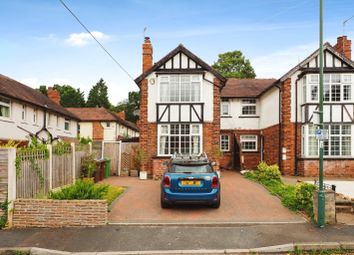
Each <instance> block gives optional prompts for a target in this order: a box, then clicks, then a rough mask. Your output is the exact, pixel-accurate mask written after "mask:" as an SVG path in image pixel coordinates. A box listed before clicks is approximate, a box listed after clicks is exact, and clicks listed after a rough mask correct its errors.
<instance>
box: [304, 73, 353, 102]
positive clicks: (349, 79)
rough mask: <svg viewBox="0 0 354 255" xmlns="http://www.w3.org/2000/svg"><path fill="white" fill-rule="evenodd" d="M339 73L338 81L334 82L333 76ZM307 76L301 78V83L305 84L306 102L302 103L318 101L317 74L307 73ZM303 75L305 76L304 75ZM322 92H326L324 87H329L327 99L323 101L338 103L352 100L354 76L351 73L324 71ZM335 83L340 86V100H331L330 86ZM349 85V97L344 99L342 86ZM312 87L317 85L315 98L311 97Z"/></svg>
mask: <svg viewBox="0 0 354 255" xmlns="http://www.w3.org/2000/svg"><path fill="white" fill-rule="evenodd" d="M335 75H339V77H340V82H335V81H334V80H333V79H334V76H335ZM306 76H308V77H307V78H304V79H303V83H304V85H305V86H306V95H305V98H306V102H303V103H318V100H319V74H308V75H306ZM306 76H305V77H306ZM323 83H324V84H323V85H324V93H325V92H326V88H327V87H329V94H328V97H329V100H324V102H325V103H331V102H334V103H340V102H353V101H354V98H353V96H354V95H353V92H354V91H353V89H354V78H353V75H352V74H336V73H326V74H324V81H323ZM335 85H339V86H340V100H339V101H333V100H332V87H333V86H335ZM345 86H349V97H348V99H344V87H345ZM312 87H317V96H316V98H315V99H312V89H311V88H312Z"/></svg>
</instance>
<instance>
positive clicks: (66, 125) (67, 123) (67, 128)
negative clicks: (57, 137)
mask: <svg viewBox="0 0 354 255" xmlns="http://www.w3.org/2000/svg"><path fill="white" fill-rule="evenodd" d="M70 128H71V120H70V119H69V118H64V130H65V131H70Z"/></svg>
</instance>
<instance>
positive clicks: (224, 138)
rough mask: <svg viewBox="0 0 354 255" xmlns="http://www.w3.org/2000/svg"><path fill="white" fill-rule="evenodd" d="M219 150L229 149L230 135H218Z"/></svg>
mask: <svg viewBox="0 0 354 255" xmlns="http://www.w3.org/2000/svg"><path fill="white" fill-rule="evenodd" d="M225 145H226V147H224V146H225ZM220 150H221V151H230V135H220Z"/></svg>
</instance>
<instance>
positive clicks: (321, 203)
mask: <svg viewBox="0 0 354 255" xmlns="http://www.w3.org/2000/svg"><path fill="white" fill-rule="evenodd" d="M319 103H320V106H319V114H320V129H321V131H322V132H323V0H320V102H319ZM319 142H320V144H319V145H320V157H319V192H318V217H317V223H318V226H319V227H321V228H323V227H324V226H325V194H324V190H323V140H322V139H321V140H320V141H319Z"/></svg>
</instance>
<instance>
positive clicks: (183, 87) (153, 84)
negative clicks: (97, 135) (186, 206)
mask: <svg viewBox="0 0 354 255" xmlns="http://www.w3.org/2000/svg"><path fill="white" fill-rule="evenodd" d="M152 52H153V50H152V45H151V42H150V39H149V38H145V42H144V44H143V73H142V74H141V75H140V76H139V77H138V78H137V79H136V80H135V81H136V83H137V84H138V86H139V87H140V92H141V100H140V120H139V124H138V125H139V129H140V146H141V148H142V149H143V150H144V151H145V153H146V155H147V158H146V160H145V162H144V164H143V168H144V169H145V170H147V171H149V172H150V173H151V174H153V175H155V176H158V175H160V174H161V170H162V165H161V162H162V161H163V160H164V157H169V156H171V155H173V154H174V153H181V154H185V155H192V154H200V153H202V152H207V153H208V154H209V155H210V157H213V156H214V155H216V153H215V150H216V149H218V148H219V132H220V91H221V88H222V87H223V86H224V83H225V81H226V80H225V78H224V77H223V76H222V75H220V74H219V73H218V72H217V71H215V70H214V69H213V68H212V67H211V66H209V65H208V64H206V63H205V62H204V61H203V60H201V59H200V58H198V57H197V56H196V55H194V54H193V53H192V52H190V51H189V50H187V49H186V48H185V47H184V46H183V45H182V44H180V45H179V46H178V47H177V48H175V49H174V50H172V51H171V52H170V53H168V54H167V55H166V56H165V57H163V58H162V59H161V60H159V61H158V62H156V63H155V64H154V65H152ZM213 152H214V153H213ZM214 158H215V159H217V156H216V157H214ZM152 170H153V171H154V172H152Z"/></svg>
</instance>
